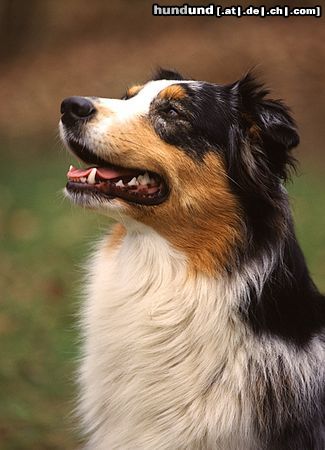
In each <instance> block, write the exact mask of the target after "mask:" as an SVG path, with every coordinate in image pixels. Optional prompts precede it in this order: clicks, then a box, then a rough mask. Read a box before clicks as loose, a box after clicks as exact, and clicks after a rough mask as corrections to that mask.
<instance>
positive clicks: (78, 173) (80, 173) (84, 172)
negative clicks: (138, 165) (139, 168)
mask: <svg viewBox="0 0 325 450" xmlns="http://www.w3.org/2000/svg"><path fill="white" fill-rule="evenodd" d="M92 169H93V167H89V168H88V169H77V168H76V167H73V166H72V167H71V169H69V172H68V173H67V176H68V177H69V178H80V177H88V175H89V174H90V172H91V171H92ZM134 173H135V171H132V170H130V169H122V168H119V169H118V170H117V169H108V168H107V167H98V168H97V174H98V176H99V177H100V178H104V179H106V180H110V179H112V178H117V177H121V176H123V175H133V174H134Z"/></svg>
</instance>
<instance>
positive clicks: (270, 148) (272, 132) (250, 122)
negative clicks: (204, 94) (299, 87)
mask: <svg viewBox="0 0 325 450" xmlns="http://www.w3.org/2000/svg"><path fill="white" fill-rule="evenodd" d="M232 92H233V93H234V94H235V96H236V104H237V108H238V110H239V114H240V117H241V122H242V124H243V126H244V128H245V130H246V133H245V135H246V136H247V137H248V139H249V140H250V141H252V142H255V143H257V144H258V143H259V144H260V148H261V150H262V151H263V152H264V153H265V156H266V162H267V163H269V164H270V169H271V170H272V171H273V172H275V173H277V174H278V175H279V176H281V177H282V178H286V175H287V167H288V166H290V165H292V164H293V158H292V157H291V155H290V150H291V149H292V148H294V147H296V146H297V145H298V144H299V135H298V133H297V128H296V124H295V121H294V120H293V118H292V117H291V115H290V111H289V108H288V107H287V106H286V105H285V104H284V103H283V102H282V101H281V100H269V99H266V98H265V97H266V95H267V94H268V93H269V91H268V90H267V89H266V88H265V87H264V86H263V85H262V84H260V83H258V82H257V81H256V80H255V77H254V76H253V75H252V73H248V74H247V75H246V76H245V77H243V78H242V79H241V80H239V81H237V82H236V83H235V84H234V85H233V86H232Z"/></svg>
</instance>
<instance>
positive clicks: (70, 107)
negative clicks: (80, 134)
mask: <svg viewBox="0 0 325 450" xmlns="http://www.w3.org/2000/svg"><path fill="white" fill-rule="evenodd" d="M95 113H96V108H95V106H94V105H93V104H92V102H91V101H90V100H89V99H88V98H86V97H76V96H74V97H68V98H66V99H64V100H63V102H62V103H61V114H62V116H61V121H62V123H63V124H64V125H67V126H71V125H74V124H76V123H77V122H79V121H82V120H88V119H90V118H91V117H92V116H93V115H94V114H95Z"/></svg>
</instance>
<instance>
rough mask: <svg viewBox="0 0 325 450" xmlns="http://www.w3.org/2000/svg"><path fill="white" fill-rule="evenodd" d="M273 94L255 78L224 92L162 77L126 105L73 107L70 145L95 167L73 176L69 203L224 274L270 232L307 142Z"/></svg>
mask: <svg viewBox="0 0 325 450" xmlns="http://www.w3.org/2000/svg"><path fill="white" fill-rule="evenodd" d="M266 94H267V91H266V90H265V89H264V88H263V87H262V86H261V85H259V84H258V83H257V82H256V81H255V80H254V78H253V76H252V75H251V74H248V75H246V76H245V77H244V78H242V79H241V80H239V81H237V82H235V83H232V84H229V85H218V84H212V83H207V82H202V81H193V80H185V79H183V77H182V76H181V75H180V74H178V73H177V72H173V71H165V70H160V71H159V72H158V73H157V75H156V76H155V77H154V79H153V80H151V81H149V82H147V83H145V84H144V85H136V86H133V87H131V88H129V89H128V90H127V92H126V94H125V96H123V97H122V99H118V100H117V99H104V98H96V97H70V98H68V99H65V100H64V101H63V103H62V105H61V113H62V117H61V122H60V131H61V136H62V139H63V141H64V142H65V143H66V145H67V146H68V147H69V148H70V149H71V150H72V152H73V153H74V154H76V155H77V157H78V158H79V159H81V160H82V161H83V162H84V163H85V164H86V165H87V166H88V168H87V169H84V170H83V169H75V168H74V167H71V168H70V170H69V172H68V178H69V182H68V184H67V187H66V193H67V195H68V196H69V197H70V198H71V199H72V200H73V201H74V202H75V203H78V204H82V205H85V206H87V207H90V208H96V209H100V210H102V211H105V212H108V213H109V214H110V215H112V216H113V217H117V216H121V215H122V216H123V217H126V218H128V217H129V218H132V219H135V220H136V221H137V222H141V223H144V224H146V225H149V226H151V227H153V228H154V229H155V230H156V231H158V232H159V233H161V234H162V235H164V236H165V237H166V238H168V239H169V240H170V241H171V242H172V243H173V244H174V245H175V246H176V247H177V248H181V249H182V250H185V252H186V253H188V254H191V253H192V254H191V257H192V259H193V258H194V259H200V262H201V263H202V264H203V263H204V264H205V266H206V268H207V270H208V269H209V270H210V269H211V268H212V266H213V267H215V263H216V260H217V262H218V263H219V264H222V265H223V266H225V264H226V261H229V256H230V255H231V254H233V249H234V248H235V247H237V248H240V247H242V248H244V247H245V242H246V243H247V241H248V240H249V239H251V238H252V237H254V236H255V235H256V236H257V234H258V233H259V234H260V235H261V234H263V235H264V236H265V231H266V230H264V231H263V232H262V231H261V230H260V229H259V228H261V227H262V226H264V227H268V228H269V233H271V229H272V227H273V226H274V220H275V219H274V217H275V216H274V217H273V215H274V214H272V213H274V211H276V210H278V204H277V202H278V201H279V199H281V198H282V196H283V188H282V186H281V182H282V180H283V179H286V177H287V173H288V168H289V166H290V165H292V161H293V160H292V157H291V155H290V150H291V149H292V148H293V147H295V146H296V145H297V144H298V141H299V138H298V135H297V132H296V128H295V124H294V121H293V120H292V118H291V117H290V114H289V112H288V109H287V108H286V107H285V105H284V104H283V103H282V102H280V101H274V100H267V99H265V96H266ZM247 230H250V232H249V233H251V236H248V235H247V233H248V231H247Z"/></svg>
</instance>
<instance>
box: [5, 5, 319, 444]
mask: <svg viewBox="0 0 325 450" xmlns="http://www.w3.org/2000/svg"><path fill="white" fill-rule="evenodd" d="M158 3H159V4H160V3H161V4H163V5H167V4H172V3H173V2H168V1H163V2H158ZM175 3H176V2H175ZM252 3H254V4H255V5H259V4H260V3H258V2H252ZM288 3H290V2H286V3H285V4H288ZM297 3H299V5H301V6H308V5H312V6H313V5H314V2H313V1H309V0H306V1H303V2H302V1H301V2H297ZM178 4H179V5H181V4H182V3H178ZM191 4H192V5H193V4H195V3H194V2H193V3H191ZM207 4H208V3H207ZM220 4H221V5H222V6H226V5H232V2H229V1H223V2H220ZM240 4H241V5H243V6H244V5H246V6H247V5H249V4H251V2H249V3H248V2H246V3H245V2H241V3H240ZM263 4H266V6H276V5H278V4H279V3H278V2H276V1H274V2H273V1H266V2H263ZM283 4H284V3H283ZM151 8H152V3H151V2H149V1H144V0H143V1H142V0H133V1H131V0H130V1H127V0H119V1H117V0H111V1H107V0H92V1H91V2H90V1H86V0H57V1H54V0H30V1H28V2H24V1H21V0H1V1H0V64H1V67H0V69H1V70H0V98H1V102H0V157H1V177H0V193H1V195H0V205H1V208H0V236H1V252H2V253H1V258H0V270H1V279H0V290H1V293H2V299H1V309H0V345H1V348H2V350H3V353H2V355H3V360H2V364H1V369H0V398H1V402H0V448H1V449H5V450H9V449H10V450H14V449H73V448H76V447H77V445H78V444H77V443H78V441H79V438H78V432H76V431H74V420H73V419H72V418H71V416H70V411H71V410H72V406H73V398H74V397H75V392H74V391H75V388H74V383H73V381H72V380H73V378H74V377H73V370H74V368H75V363H74V360H75V358H76V356H77V355H78V345H77V335H78V332H77V331H76V329H75V324H76V318H75V313H76V311H77V310H78V305H77V304H76V303H77V298H78V289H77V286H79V285H80V279H81V273H80V270H79V269H78V267H79V266H80V263H81V261H83V260H85V259H86V257H87V253H88V247H89V246H88V244H87V243H89V242H92V241H93V240H94V237H96V236H97V235H98V233H100V232H101V230H104V229H106V228H107V223H106V222H105V221H103V220H102V219H100V218H98V217H97V216H95V215H94V214H90V213H87V212H83V211H80V210H77V209H75V208H71V207H70V205H68V204H67V202H64V201H63V200H62V194H61V189H62V187H63V186H64V184H65V172H66V168H67V166H68V165H69V164H70V162H73V157H72V156H68V155H67V154H66V152H65V151H62V148H61V145H60V144H59V142H58V138H57V123H58V120H59V108H60V103H61V100H62V99H63V98H64V97H67V96H70V95H96V96H102V97H114V96H121V95H122V94H123V93H124V91H125V88H126V87H127V86H129V85H131V84H133V83H137V82H142V81H144V80H146V79H147V78H148V77H149V76H150V73H151V72H152V71H153V70H154V69H155V67H156V66H157V65H161V66H166V67H169V68H176V69H177V70H179V71H180V72H182V73H184V74H185V75H187V76H189V77H192V78H195V79H204V80H209V81H213V82H218V83H228V82H232V81H235V80H236V79H238V78H239V77H240V76H241V75H242V74H243V73H244V72H245V71H247V70H248V69H249V68H251V67H253V66H255V67H256V68H257V72H259V73H260V74H261V79H262V80H264V81H265V82H266V84H267V85H268V86H269V87H270V88H271V89H272V95H273V97H275V98H283V99H284V100H285V101H286V103H287V104H288V105H289V106H290V107H291V108H292V110H293V113H294V116H295V118H296V119H297V122H298V125H299V129H300V134H301V145H300V147H299V151H298V152H297V154H298V156H299V159H300V161H301V168H300V171H299V176H298V177H296V178H295V179H294V183H293V184H292V185H291V186H289V189H290V193H291V197H292V205H293V209H294V214H295V219H296V224H297V230H298V236H299V238H300V241H301V243H302V246H303V249H304V251H305V254H306V256H307V259H308V262H309V264H310V268H311V271H312V274H313V276H314V278H315V281H316V283H317V284H318V286H319V287H320V288H322V289H323V290H325V212H324V198H325V194H324V193H325V180H324V168H325V157H324V154H325V152H324V141H325V126H324V116H325V90H324V86H323V85H324V80H325V64H324V62H325V60H324V56H325V55H324V53H325V46H324V42H325V27H324V19H323V18H321V19H316V18H313V17H290V18H275V17H270V18H253V17H247V18H230V17H224V18H222V19H217V18H214V17H165V18H164V17H153V16H152V15H151ZM98 225H99V226H98Z"/></svg>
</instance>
